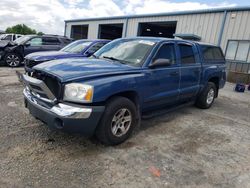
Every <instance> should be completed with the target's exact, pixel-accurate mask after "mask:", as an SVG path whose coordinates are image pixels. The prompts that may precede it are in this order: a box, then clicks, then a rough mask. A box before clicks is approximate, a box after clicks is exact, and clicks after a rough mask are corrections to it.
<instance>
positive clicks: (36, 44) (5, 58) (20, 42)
mask: <svg viewBox="0 0 250 188" xmlns="http://www.w3.org/2000/svg"><path fill="white" fill-rule="evenodd" d="M71 42H72V39H70V38H67V37H64V36H59V35H25V36H23V37H20V38H18V39H16V40H15V41H14V42H9V41H0V63H1V64H6V65H8V66H10V67H17V66H19V65H20V64H21V63H22V62H23V60H24V57H25V56H26V55H27V54H30V53H33V52H39V51H55V50H60V49H61V48H63V47H64V46H66V45H67V44H69V43H71Z"/></svg>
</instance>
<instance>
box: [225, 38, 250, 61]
mask: <svg viewBox="0 0 250 188" xmlns="http://www.w3.org/2000/svg"><path fill="white" fill-rule="evenodd" d="M230 41H234V42H237V48H236V52H235V54H234V59H227V50H228V46H229V42H230ZM240 42H249V47H248V52H247V57H246V61H242V60H236V55H237V52H238V48H239V43H240ZM249 55H250V40H245V39H243V40H238V39H229V40H227V46H226V50H225V60H226V61H228V62H233V63H246V64H249V63H250V62H248V61H247V60H248V57H249Z"/></svg>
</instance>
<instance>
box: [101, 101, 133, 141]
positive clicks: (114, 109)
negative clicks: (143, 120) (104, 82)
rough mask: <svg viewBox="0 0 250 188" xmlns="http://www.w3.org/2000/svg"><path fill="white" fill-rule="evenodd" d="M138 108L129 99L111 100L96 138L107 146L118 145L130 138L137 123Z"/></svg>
mask: <svg viewBox="0 0 250 188" xmlns="http://www.w3.org/2000/svg"><path fill="white" fill-rule="evenodd" d="M136 114H137V113H136V106H135V104H134V103H133V102H132V101H130V100H129V99H127V98H124V97H115V98H113V99H111V100H110V101H109V102H108V104H107V106H106V109H105V112H104V114H103V117H102V119H101V121H100V123H99V125H98V127H97V130H96V137H97V138H98V140H100V141H101V142H102V143H103V144H105V145H117V144H120V143H122V142H124V141H125V140H127V139H128V138H129V136H130V135H131V133H132V131H133V129H134V127H135V126H136V123H137V119H138V118H137V117H136Z"/></svg>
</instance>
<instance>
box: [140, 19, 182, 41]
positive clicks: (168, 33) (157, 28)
mask: <svg viewBox="0 0 250 188" xmlns="http://www.w3.org/2000/svg"><path fill="white" fill-rule="evenodd" d="M176 24H177V22H144V23H139V28H138V36H150V37H167V38H174V36H173V34H175V30H176Z"/></svg>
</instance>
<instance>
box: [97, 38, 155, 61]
mask: <svg viewBox="0 0 250 188" xmlns="http://www.w3.org/2000/svg"><path fill="white" fill-rule="evenodd" d="M154 45H155V42H154V41H152V40H147V39H117V40H115V41H113V42H111V43H109V44H107V45H105V46H104V47H103V48H101V49H100V50H98V51H97V52H96V53H95V54H94V57H96V58H107V59H111V60H116V61H120V62H121V63H124V64H129V65H132V66H141V65H142V63H143V60H144V58H145V57H146V55H147V54H148V53H149V52H150V50H151V49H152V48H153V46H154Z"/></svg>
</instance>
